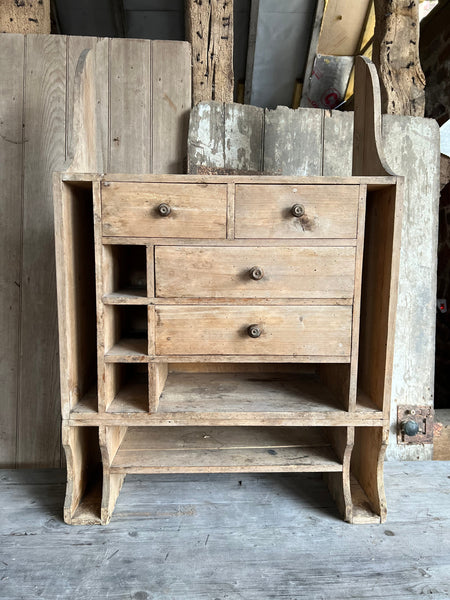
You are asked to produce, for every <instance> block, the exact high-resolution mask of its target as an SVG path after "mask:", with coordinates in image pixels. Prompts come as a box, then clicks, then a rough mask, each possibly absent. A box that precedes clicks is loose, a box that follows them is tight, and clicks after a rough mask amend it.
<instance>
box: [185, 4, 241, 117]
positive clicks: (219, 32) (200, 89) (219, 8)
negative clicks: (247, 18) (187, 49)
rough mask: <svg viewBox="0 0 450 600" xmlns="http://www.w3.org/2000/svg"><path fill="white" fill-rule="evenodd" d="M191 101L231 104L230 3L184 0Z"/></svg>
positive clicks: (231, 19) (231, 6) (231, 48)
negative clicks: (189, 62) (190, 50)
mask: <svg viewBox="0 0 450 600" xmlns="http://www.w3.org/2000/svg"><path fill="white" fill-rule="evenodd" d="M186 39H187V41H188V42H191V44H192V101H193V104H194V105H195V104H197V103H198V102H202V101H208V100H217V101H219V102H233V86H234V75H233V0H209V1H208V2H207V1H206V0H205V2H202V0H186Z"/></svg>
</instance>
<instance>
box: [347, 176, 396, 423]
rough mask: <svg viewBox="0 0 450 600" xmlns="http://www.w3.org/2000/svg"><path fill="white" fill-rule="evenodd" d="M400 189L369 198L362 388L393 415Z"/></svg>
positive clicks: (385, 190)
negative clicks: (391, 408)
mask: <svg viewBox="0 0 450 600" xmlns="http://www.w3.org/2000/svg"><path fill="white" fill-rule="evenodd" d="M400 199H401V190H400V189H399V186H398V187H394V186H393V187H389V188H385V189H382V190H377V191H372V192H370V193H369V194H368V196H367V208H366V231H365V250H364V258H363V279H362V292H361V323H360V344H359V369H358V387H359V388H360V389H361V390H362V391H363V392H364V393H365V394H367V395H368V396H369V397H370V399H371V400H372V402H373V403H374V404H375V405H376V406H377V407H378V408H379V409H380V410H383V411H384V413H385V416H386V417H387V416H388V414H389V401H390V392H391V384H392V357H393V341H394V327H395V313H396V307H397V289H398V260H399V247H400V226H399V224H400Z"/></svg>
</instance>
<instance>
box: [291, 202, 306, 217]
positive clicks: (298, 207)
mask: <svg viewBox="0 0 450 600" xmlns="http://www.w3.org/2000/svg"><path fill="white" fill-rule="evenodd" d="M304 214H305V207H304V206H303V204H294V206H293V207H292V208H291V215H292V216H293V217H303V215H304Z"/></svg>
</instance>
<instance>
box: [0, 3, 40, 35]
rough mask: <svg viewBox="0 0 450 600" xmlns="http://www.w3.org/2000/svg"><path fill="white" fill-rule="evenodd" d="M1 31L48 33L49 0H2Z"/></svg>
mask: <svg viewBox="0 0 450 600" xmlns="http://www.w3.org/2000/svg"><path fill="white" fill-rule="evenodd" d="M0 4H1V10H0V32H1V33H50V0H41V1H40V2H25V0H2V2H1V3H0Z"/></svg>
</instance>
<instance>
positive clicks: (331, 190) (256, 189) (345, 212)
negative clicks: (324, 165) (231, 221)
mask: <svg viewBox="0 0 450 600" xmlns="http://www.w3.org/2000/svg"><path fill="white" fill-rule="evenodd" d="M358 197H359V187H358V186H357V185H286V184H283V185H259V184H258V185H254V184H252V185H248V184H240V185H237V186H236V203H235V236H236V238H349V239H351V238H356V234H357V216H358Z"/></svg>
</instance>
